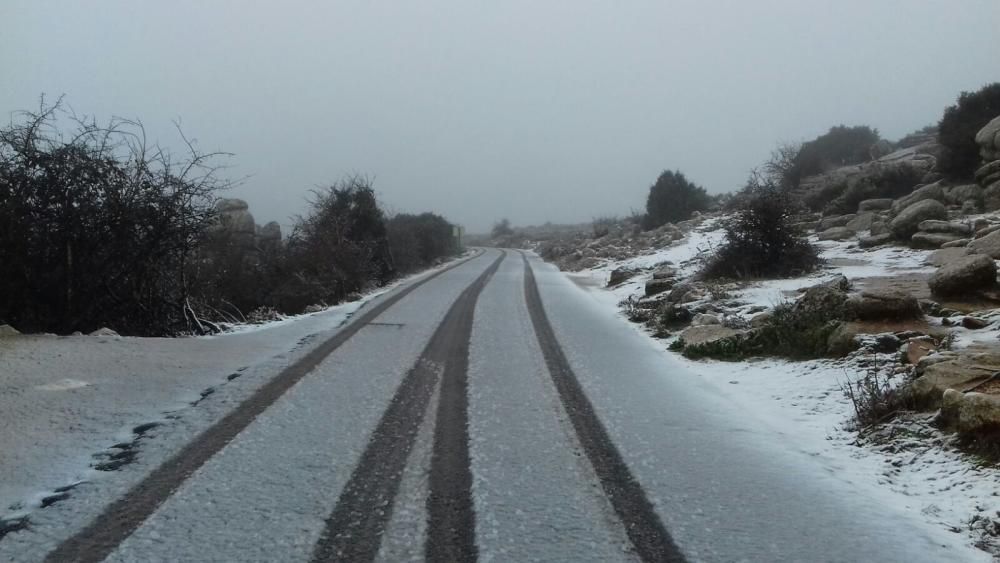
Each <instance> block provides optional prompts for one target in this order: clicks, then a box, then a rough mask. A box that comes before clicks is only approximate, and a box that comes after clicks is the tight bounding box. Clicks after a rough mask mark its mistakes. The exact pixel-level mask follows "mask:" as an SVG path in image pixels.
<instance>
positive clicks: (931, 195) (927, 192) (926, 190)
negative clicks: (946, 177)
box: [891, 182, 944, 219]
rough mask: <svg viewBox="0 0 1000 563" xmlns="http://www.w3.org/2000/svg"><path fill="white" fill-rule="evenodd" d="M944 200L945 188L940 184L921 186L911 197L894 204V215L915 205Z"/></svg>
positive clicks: (898, 200)
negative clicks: (922, 202)
mask: <svg viewBox="0 0 1000 563" xmlns="http://www.w3.org/2000/svg"><path fill="white" fill-rule="evenodd" d="M943 199H944V188H942V187H941V184H940V183H939V182H935V183H933V184H928V185H926V186H921V187H919V188H917V189H915V190H913V192H912V193H911V194H910V195H907V196H903V197H901V198H899V199H897V200H896V202H895V203H893V204H892V209H891V211H892V214H893V215H899V214H900V213H902V212H903V210H905V209H906V208H908V207H912V206H913V205H914V204H916V203H919V202H921V201H927V200H935V201H938V202H940V201H942V200H943ZM927 218H928V219H943V218H944V217H927Z"/></svg>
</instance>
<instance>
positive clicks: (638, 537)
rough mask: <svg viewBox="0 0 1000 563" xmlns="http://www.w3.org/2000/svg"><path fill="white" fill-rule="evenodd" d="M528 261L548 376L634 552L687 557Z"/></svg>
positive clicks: (531, 301)
mask: <svg viewBox="0 0 1000 563" xmlns="http://www.w3.org/2000/svg"><path fill="white" fill-rule="evenodd" d="M522 259H523V261H524V293H525V296H526V298H527V301H528V311H529V312H530V314H531V323H532V325H533V326H534V328H535V335H536V336H537V337H538V343H539V345H540V346H541V349H542V355H543V356H545V363H546V365H547V366H548V368H549V374H550V375H551V376H552V380H553V382H554V383H555V386H556V389H557V390H558V391H559V397H560V399H562V402H563V406H564V407H565V409H566V412H567V413H568V414H569V418H570V421H571V422H572V423H573V428H574V430H576V436H577V438H578V439H579V440H580V444H581V445H582V446H583V450H584V451H585V452H586V454H587V458H588V459H589V460H590V463H591V465H592V466H593V468H594V472H595V473H596V474H597V477H598V479H600V481H601V488H602V489H604V493H605V494H606V495H607V497H608V500H610V501H611V505H612V506H613V507H614V509H615V512H616V513H617V514H618V517H619V518H620V519H621V521H622V523H623V525H624V527H625V530H626V532H627V533H628V537H629V539H630V540H631V541H632V545H633V546H634V547H635V550H636V553H637V555H638V556H639V558H640V559H642V560H643V561H677V562H680V561H684V560H685V559H684V556H683V555H681V552H680V550H679V549H677V546H676V545H675V544H674V540H673V539H672V538H671V537H670V534H669V533H668V532H667V530H666V528H664V527H663V522H662V521H660V517H659V516H657V514H656V511H655V510H654V509H653V505H652V504H650V502H649V499H647V498H646V493H645V492H644V491H643V490H642V486H641V485H640V484H639V482H638V481H636V479H635V477H633V476H632V472H631V471H629V468H628V466H627V465H626V464H625V461H624V460H622V457H621V454H620V453H618V448H616V447H615V445H614V443H613V442H612V441H611V438H610V437H609V436H608V433H607V431H606V430H605V429H604V425H602V424H601V421H600V420H599V419H598V418H597V415H595V414H594V407H593V406H592V405H591V404H590V401H589V400H588V399H587V395H586V394H585V393H584V391H583V389H582V388H581V387H580V382H579V381H578V380H577V378H576V375H575V374H574V373H573V368H571V367H570V365H569V361H567V360H566V355H565V354H563V351H562V348H561V347H560V346H559V341H558V340H556V335H555V333H554V332H553V331H552V326H551V325H550V324H549V319H548V317H547V316H546V315H545V307H544V306H543V305H542V297H541V295H539V293H538V285H537V284H536V283H535V274H534V272H533V271H532V269H531V264H530V263H529V262H528V257H527V256H524V255H523V254H522Z"/></svg>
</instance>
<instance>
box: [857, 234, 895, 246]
mask: <svg viewBox="0 0 1000 563" xmlns="http://www.w3.org/2000/svg"><path fill="white" fill-rule="evenodd" d="M893 240H895V239H894V238H893V236H892V233H882V234H879V235H872V236H870V237H862V238H861V239H860V240H859V241H858V246H859V247H861V248H874V247H876V246H882V245H883V244H889V243H890V242H892V241H893Z"/></svg>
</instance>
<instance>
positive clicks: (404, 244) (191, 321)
mask: <svg viewBox="0 0 1000 563" xmlns="http://www.w3.org/2000/svg"><path fill="white" fill-rule="evenodd" d="M182 137H183V135H182ZM185 142H186V139H185ZM186 146H187V149H188V151H187V154H186V155H184V156H183V157H176V156H174V155H172V154H170V153H169V152H168V151H166V150H164V149H162V148H159V147H155V146H149V145H147V144H146V140H145V136H144V134H143V130H142V126H141V124H139V123H137V122H133V121H127V120H121V119H115V120H112V121H111V122H110V123H108V124H106V125H98V124H97V123H96V122H95V121H94V120H92V119H89V120H88V119H82V118H76V117H75V116H73V115H72V114H69V113H68V112H66V111H64V110H62V109H61V106H60V104H58V103H56V104H54V105H45V104H44V102H43V103H42V105H41V108H40V110H39V111H37V112H21V113H19V114H16V119H15V120H12V122H11V123H10V125H8V126H7V127H4V128H0V264H2V265H3V271H2V272H0V324H2V323H9V324H11V325H13V326H14V327H15V328H18V329H19V330H22V331H27V332H39V331H43V332H54V333H59V334H68V333H71V332H74V331H83V332H88V331H91V330H94V329H96V328H100V327H104V326H107V327H110V328H113V329H115V330H117V331H119V332H121V333H123V334H133V335H167V334H178V333H183V332H196V333H197V332H211V331H214V330H217V329H218V328H219V326H220V324H221V323H223V322H226V321H242V320H245V319H247V318H248V317H249V318H253V317H254V316H255V315H256V316H259V315H260V314H261V311H263V312H265V313H267V314H270V315H275V314H294V313H300V312H303V311H305V310H306V309H307V308H309V307H310V306H315V305H321V306H322V305H332V304H336V303H338V302H341V301H343V300H345V299H347V298H348V297H351V296H352V294H355V293H357V292H360V291H363V290H365V289H367V288H369V287H372V286H378V285H383V284H385V283H387V282H389V281H390V280H392V279H394V278H396V277H398V276H400V275H402V274H406V273H410V272H413V271H416V270H419V269H421V268H425V267H427V266H429V265H432V264H434V263H435V262H437V261H438V260H440V259H442V258H444V257H447V256H450V255H454V254H456V253H457V252H458V251H459V248H458V247H457V243H456V240H455V239H454V238H453V236H452V227H451V224H450V223H448V222H447V221H446V220H445V219H444V218H442V217H440V216H438V215H435V214H432V213H424V214H421V215H408V214H398V215H395V216H391V217H389V216H387V215H386V213H385V212H384V210H383V209H382V208H381V206H380V205H379V203H378V201H377V197H376V194H375V191H374V189H373V188H372V186H371V183H370V182H369V181H368V180H367V179H366V178H363V177H350V178H346V179H344V180H342V181H340V182H337V183H334V184H333V185H331V186H329V187H327V188H324V189H321V190H317V191H315V192H314V194H313V197H312V199H311V200H310V201H309V205H308V208H307V210H306V212H305V213H304V214H303V215H302V216H300V217H297V218H296V219H295V222H294V226H293V229H292V232H291V234H290V235H289V236H288V237H287V240H286V241H284V242H282V241H278V243H277V244H275V245H271V246H269V247H267V248H259V249H254V251H253V252H250V253H246V252H242V251H238V249H237V247H238V245H236V244H235V243H234V242H233V241H232V240H230V238H229V237H230V233H229V232H228V231H227V230H226V229H220V228H219V213H218V211H217V209H216V202H217V201H218V196H219V194H220V192H221V191H222V190H224V189H226V188H228V187H230V185H231V184H230V182H229V181H227V180H225V179H223V178H221V177H220V176H219V168H218V165H217V164H215V163H216V162H217V161H218V159H219V158H220V157H222V156H225V155H224V154H223V153H203V152H201V151H199V150H198V149H197V148H196V147H195V146H194V144H192V143H189V142H187V143H186Z"/></svg>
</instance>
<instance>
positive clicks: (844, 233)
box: [817, 227, 856, 240]
mask: <svg viewBox="0 0 1000 563" xmlns="http://www.w3.org/2000/svg"><path fill="white" fill-rule="evenodd" d="M855 234H856V233H855V232H854V231H852V230H851V229H848V228H847V227H831V228H829V229H827V230H825V231H823V232H821V233H820V234H819V235H817V237H818V238H819V240H848V239H852V238H854V236H855Z"/></svg>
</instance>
